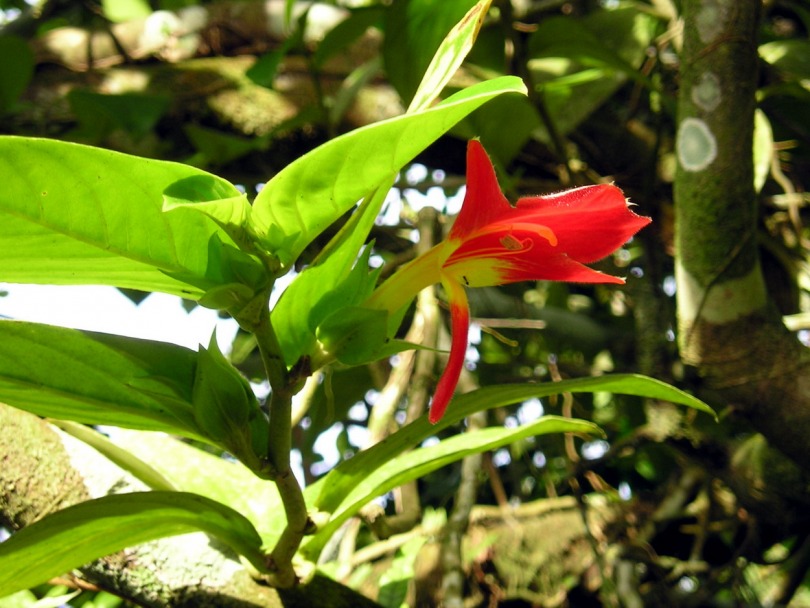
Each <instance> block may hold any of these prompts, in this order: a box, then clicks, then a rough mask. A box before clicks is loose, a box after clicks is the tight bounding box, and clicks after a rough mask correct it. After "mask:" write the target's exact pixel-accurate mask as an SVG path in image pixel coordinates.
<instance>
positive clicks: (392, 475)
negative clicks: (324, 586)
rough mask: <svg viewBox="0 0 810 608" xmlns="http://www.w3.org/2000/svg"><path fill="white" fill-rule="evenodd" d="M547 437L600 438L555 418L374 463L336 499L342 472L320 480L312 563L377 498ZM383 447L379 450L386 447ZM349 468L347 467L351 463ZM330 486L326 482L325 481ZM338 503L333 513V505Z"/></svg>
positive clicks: (591, 428) (591, 427)
mask: <svg viewBox="0 0 810 608" xmlns="http://www.w3.org/2000/svg"><path fill="white" fill-rule="evenodd" d="M549 433H580V434H583V435H598V434H600V433H601V431H600V429H599V427H598V426H596V425H595V424H593V423H592V422H587V421H585V420H572V419H567V418H560V417H557V416H545V417H543V418H542V419H540V420H538V421H536V422H533V423H530V424H526V425H523V426H521V427H517V428H501V427H490V428H486V429H482V430H479V431H476V432H474V433H462V434H459V435H455V436H453V437H449V438H446V439H443V440H442V441H441V442H440V443H437V444H436V445H432V446H430V447H426V448H420V449H417V450H414V451H412V452H406V453H404V454H399V455H397V456H395V457H392V458H390V459H386V460H378V461H377V462H378V463H379V464H378V466H375V467H374V468H373V469H369V470H366V472H365V474H364V475H363V476H362V478H357V479H354V480H353V481H354V482H355V483H354V484H353V487H352V488H351V491H349V492H348V493H347V494H346V495H344V496H337V495H335V494H334V493H333V492H332V491H331V490H332V488H331V486H332V484H335V483H337V484H338V485H343V484H342V483H341V482H342V481H343V479H342V472H341V470H340V469H341V467H337V468H336V469H335V470H333V471H332V472H330V473H329V475H327V477H326V478H325V479H324V480H323V483H324V486H323V487H324V490H325V492H324V493H322V494H321V499H323V502H324V503H327V504H322V503H321V502H316V507H317V508H319V509H320V510H326V511H330V512H331V513H332V517H331V519H330V520H329V523H328V524H327V525H326V526H324V527H323V528H321V529H320V530H318V532H317V534H316V535H315V537H314V538H313V539H312V541H310V542H309V543H308V544H307V545H306V546H305V548H304V551H305V554H306V555H307V557H309V558H310V559H315V558H316V557H317V553H318V552H319V551H320V548H321V547H323V544H324V543H325V542H326V541H327V540H328V539H329V537H331V535H332V534H334V532H335V530H337V528H339V527H340V526H341V525H342V524H343V522H344V521H345V520H346V519H347V518H349V517H351V516H352V515H354V514H355V513H356V512H357V511H358V510H359V509H360V508H361V507H362V506H363V505H365V504H366V503H367V502H368V501H370V500H371V499H373V498H376V497H377V496H381V495H382V494H385V493H386V492H388V491H390V490H393V489H394V488H396V487H398V486H401V485H402V484H404V483H407V482H409V481H413V480H414V479H418V478H419V477H423V476H424V475H427V474H428V473H431V472H433V471H435V470H437V469H439V468H441V467H443V466H446V465H448V464H450V463H452V462H456V461H457V460H461V459H462V458H464V457H465V456H469V455H470V454H477V453H480V452H485V451H490V450H495V449H497V448H499V447H501V446H504V445H508V444H510V443H513V442H515V441H518V440H520V439H523V438H526V437H534V436H537V435H546V434H549ZM384 445H385V444H384V443H383V444H377V446H384ZM377 446H373V447H371V448H370V449H369V450H367V451H366V452H363V453H362V454H363V455H364V454H367V453H374V452H376V453H375V454H374V456H376V457H377V458H382V457H383V456H382V454H381V452H384V451H386V450H385V449H384V447H383V448H381V449H375V448H377ZM349 462H351V461H349ZM326 480H329V481H326ZM330 499H335V500H336V501H338V504H337V505H336V506H334V508H330V507H332V506H333V504H332V500H330Z"/></svg>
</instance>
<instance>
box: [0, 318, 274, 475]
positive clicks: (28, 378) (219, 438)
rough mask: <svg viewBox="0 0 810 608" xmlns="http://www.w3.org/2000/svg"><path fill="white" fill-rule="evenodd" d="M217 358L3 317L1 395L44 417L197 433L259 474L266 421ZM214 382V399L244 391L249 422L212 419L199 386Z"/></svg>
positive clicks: (241, 383)
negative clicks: (233, 424)
mask: <svg viewBox="0 0 810 608" xmlns="http://www.w3.org/2000/svg"><path fill="white" fill-rule="evenodd" d="M212 359H215V357H214V355H212V353H211V351H210V350H208V351H206V350H205V349H203V350H202V351H201V352H200V353H196V352H194V351H192V350H189V349H186V348H183V347H180V346H175V345H173V344H164V343H161V342H153V341H150V340H139V339H135V338H126V337H123V336H113V335H108V334H100V333H93V332H82V331H78V330H74V329H64V328H59V327H50V326H48V325H40V324H37V323H25V322H20V321H0V401H2V402H4V403H7V404H8V405H11V406H13V407H16V408H19V409H21V410H25V411H28V412H32V413H34V414H37V415H39V416H48V417H51V418H58V419H63V420H73V421H75V422H82V423H85V424H103V425H112V426H119V427H124V428H132V429H145V430H153V431H163V432H166V433H172V434H178V435H183V436H186V437H191V438H195V439H199V440H201V441H206V442H208V443H212V444H213V445H217V446H219V447H220V448H221V449H223V450H227V451H230V452H231V453H233V454H234V455H235V456H237V457H239V458H241V459H243V461H244V462H245V464H247V465H248V466H250V467H251V468H253V469H254V470H255V471H257V473H258V472H259V471H260V469H261V463H260V461H259V459H258V457H257V455H258V454H265V453H266V443H267V435H268V433H267V421H266V419H265V417H264V414H263V413H262V412H261V410H260V409H259V406H258V403H257V402H256V399H255V397H254V396H253V393H252V392H250V394H248V391H249V390H250V389H249V387H247V383H246V382H245V381H244V379H242V378H241V376H239V373H238V372H237V371H236V369H235V368H233V367H231V366H230V364H227V362H226V363H225V365H227V367H224V369H223V368H220V367H219V366H220V365H221V362H219V363H218V362H217V361H218V360H217V361H213V362H212V361H211V360H212ZM200 361H201V362H200ZM212 367H215V368H216V370H214V371H212V369H211V368H212ZM201 377H202V378H204V380H201ZM224 377H228V378H229V379H230V380H229V383H228V384H226V383H225V382H224V380H223V378H224ZM213 381H221V382H222V386H219V387H216V391H213V393H212V395H211V396H210V398H211V399H215V398H216V396H217V395H218V396H220V397H221V394H220V393H221V392H222V391H228V394H230V393H231V392H233V390H236V389H238V390H240V391H242V392H243V395H242V397H241V399H242V409H241V410H240V419H241V420H245V421H246V422H245V425H246V426H245V427H244V428H242V429H240V430H239V431H238V432H237V431H234V430H233V429H229V428H228V427H227V425H226V424H225V423H224V422H222V421H220V422H219V423H218V422H217V421H215V420H213V418H214V417H215V413H212V412H211V409H213V408H214V406H210V407H209V408H205V407H203V405H204V404H203V403H202V402H203V401H204V397H203V396H200V394H199V391H200V385H201V384H205V383H206V382H213ZM234 384H236V387H234ZM207 386H208V385H207V384H206V387H207ZM195 387H196V395H195ZM212 390H213V389H212ZM217 391H218V392H217ZM200 421H202V423H203V424H200Z"/></svg>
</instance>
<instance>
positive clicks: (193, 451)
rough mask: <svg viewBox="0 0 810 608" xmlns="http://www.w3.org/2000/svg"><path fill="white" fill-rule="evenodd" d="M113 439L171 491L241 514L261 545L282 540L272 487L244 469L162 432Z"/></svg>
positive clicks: (118, 434) (119, 432)
mask: <svg viewBox="0 0 810 608" xmlns="http://www.w3.org/2000/svg"><path fill="white" fill-rule="evenodd" d="M113 437H114V441H115V444H116V445H117V446H118V447H120V448H122V449H123V450H125V451H127V452H130V453H133V454H137V455H138V457H139V459H140V460H142V461H143V462H145V463H146V465H147V466H149V467H151V468H152V469H153V470H155V471H157V472H158V474H159V475H161V476H162V477H164V478H165V479H167V480H168V481H169V483H170V484H171V485H172V486H174V488H175V489H177V490H180V491H182V492H193V493H194V494H199V495H201V496H205V497H207V498H210V499H211V500H216V501H217V502H221V503H222V504H225V505H227V506H229V507H231V508H232V509H234V510H236V511H238V512H239V513H242V514H243V515H244V516H245V517H247V518H248V519H249V520H250V521H251V522H253V525H254V526H255V527H256V529H257V530H258V532H259V535H260V536H261V537H262V540H263V541H264V544H265V545H266V546H272V545H273V544H275V542H276V540H278V538H279V536H281V532H282V530H283V529H284V526H285V524H286V519H285V517H284V507H283V505H282V504H281V498H280V497H279V494H278V490H277V489H276V485H275V484H273V483H268V482H267V481H266V480H263V479H260V478H258V477H257V476H256V474H255V473H254V472H252V471H251V470H250V469H248V468H247V467H245V466H244V465H243V464H241V463H239V462H234V461H232V460H230V459H225V458H222V457H220V456H218V455H214V454H210V453H208V452H206V451H204V450H203V449H200V448H198V447H195V446H194V445H192V444H190V443H188V442H185V441H182V440H179V439H177V438H175V437H172V436H169V435H166V434H164V433H151V432H148V431H133V430H129V429H116V430H115V431H114V435H113ZM105 455H107V454H106V453H105ZM124 468H127V467H124ZM127 470H129V469H128V468H127Z"/></svg>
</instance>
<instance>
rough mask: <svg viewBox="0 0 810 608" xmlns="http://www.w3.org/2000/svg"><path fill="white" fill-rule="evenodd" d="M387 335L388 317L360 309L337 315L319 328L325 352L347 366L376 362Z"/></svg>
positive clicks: (356, 308) (377, 312)
mask: <svg viewBox="0 0 810 608" xmlns="http://www.w3.org/2000/svg"><path fill="white" fill-rule="evenodd" d="M387 334H388V313H387V312H386V311H384V310H372V309H370V308H363V307H361V306H349V307H345V308H341V309H340V310H337V311H335V313H334V314H332V315H330V316H329V317H327V318H326V320H325V321H324V322H323V323H321V324H320V325H319V326H318V330H317V337H318V342H320V344H321V347H322V348H323V350H324V351H325V352H326V353H328V354H329V355H330V356H332V357H334V358H335V359H337V360H338V361H340V362H341V363H343V364H345V365H361V364H363V363H368V362H369V361H374V360H375V359H377V358H378V357H376V356H375V355H376V354H377V353H378V352H380V350H381V348H382V347H383V346H384V344H385V338H386V335H387Z"/></svg>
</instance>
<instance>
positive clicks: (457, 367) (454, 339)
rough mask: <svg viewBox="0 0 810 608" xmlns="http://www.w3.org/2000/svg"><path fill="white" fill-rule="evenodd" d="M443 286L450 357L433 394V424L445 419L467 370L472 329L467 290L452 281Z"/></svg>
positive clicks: (431, 413)
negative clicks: (466, 364)
mask: <svg viewBox="0 0 810 608" xmlns="http://www.w3.org/2000/svg"><path fill="white" fill-rule="evenodd" d="M442 285H444V288H445V289H446V290H447V294H448V297H449V300H450V330H451V342H450V356H449V357H448V359H447V366H446V367H445V368H444V372H443V373H442V377H441V378H439V382H438V384H437V385H436V391H435V392H434V393H433V401H432V402H431V404H430V414H429V416H428V418H429V420H430V422H431V424H436V423H437V422H438V421H439V420H441V418H442V416H444V412H445V410H447V404H448V403H450V399H451V398H452V397H453V393H454V392H455V390H456V385H457V384H458V379H459V377H460V376H461V368H462V367H464V357H465V356H466V354H467V334H468V332H469V329H470V305H469V303H468V302H467V293H466V292H465V291H464V287H463V286H462V285H461V284H459V283H457V282H456V281H454V280H453V279H452V278H450V277H444V278H443V279H442Z"/></svg>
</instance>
